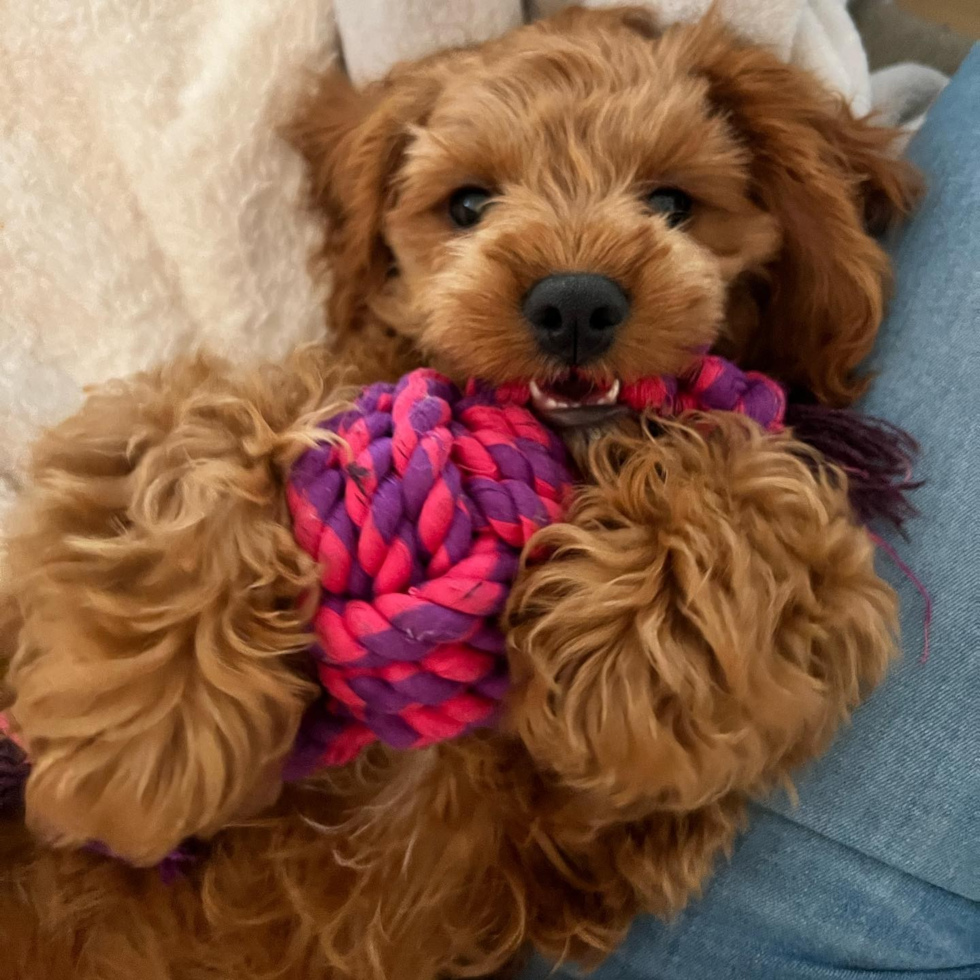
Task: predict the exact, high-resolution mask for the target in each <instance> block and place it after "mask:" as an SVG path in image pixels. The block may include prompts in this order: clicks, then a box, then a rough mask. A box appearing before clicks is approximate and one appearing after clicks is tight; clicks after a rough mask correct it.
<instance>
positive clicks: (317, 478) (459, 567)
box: [286, 356, 786, 778]
mask: <svg viewBox="0 0 980 980" xmlns="http://www.w3.org/2000/svg"><path fill="white" fill-rule="evenodd" d="M529 399H530V390H529V388H528V387H526V386H522V385H510V386H505V387H501V388H497V389H491V388H488V387H486V386H484V385H480V384H478V383H476V382H472V383H471V384H469V385H468V386H467V388H466V391H465V393H464V392H461V391H460V390H459V389H458V388H456V387H455V386H454V385H453V384H452V383H451V382H450V381H449V380H448V379H447V378H445V377H443V376H442V375H440V374H438V373H437V372H435V371H431V370H428V369H421V370H417V371H414V372H412V373H411V374H408V375H406V376H405V377H404V378H402V379H401V380H400V381H399V382H398V384H397V385H390V384H375V385H372V386H371V387H369V388H367V389H365V391H364V392H363V393H362V395H361V396H360V398H359V399H358V400H357V402H356V404H355V407H354V409H353V410H352V411H350V412H347V413H345V414H343V415H341V416H340V417H339V418H335V419H331V420H328V421H327V422H326V423H325V428H326V429H327V430H328V431H329V432H331V433H332V434H333V435H336V436H338V437H339V438H340V439H341V440H342V442H340V443H339V444H338V443H336V442H331V443H326V444H324V445H322V446H318V447H317V448H315V449H311V450H309V451H308V452H307V453H305V454H304V456H303V457H302V458H301V459H300V460H299V461H298V462H297V464H296V466H295V468H294V470H293V473H292V476H291V479H290V483H289V487H288V490H287V499H288V502H289V508H290V511H291V513H292V517H293V530H294V533H295V535H296V539H297V541H298V542H299V543H300V545H301V546H302V547H303V549H304V550H305V551H306V552H307V553H308V554H310V555H311V556H312V557H313V558H315V559H316V560H317V561H318V562H320V563H321V564H322V566H323V569H324V571H323V576H322V580H321V581H322V586H323V595H322V599H321V604H320V609H319V612H318V613H317V616H316V618H315V620H314V624H313V626H314V631H315V633H316V635H317V641H318V642H317V644H316V645H315V646H314V648H313V651H312V652H313V656H314V658H315V660H316V662H317V672H318V675H319V679H320V683H321V684H322V686H323V688H324V691H325V694H324V696H323V698H321V699H320V700H319V701H318V702H317V703H316V704H315V705H314V706H313V708H312V709H311V710H310V711H309V712H308V714H307V716H306V718H305V720H304V723H303V725H302V728H301V731H300V737H299V739H298V741H297V745H296V748H295V750H294V752H293V754H292V757H291V758H290V760H289V762H288V764H287V767H286V775H287V778H298V777H300V776H302V775H304V774H306V773H309V772H311V771H313V770H315V769H316V768H318V767H320V766H324V765H328V766H329V765H341V764H343V763H345V762H348V761H350V760H351V759H352V758H354V757H355V756H356V755H357V754H358V753H359V752H360V751H361V749H362V748H364V746H366V745H368V744H370V743H371V742H373V741H375V740H376V739H377V740H380V741H382V742H385V743H386V744H388V745H391V746H393V747H395V748H398V749H410V748H420V747H422V746H425V745H430V744H432V743H433V742H438V741H443V740H445V739H450V738H455V737H457V736H459V735H462V734H465V733H467V732H471V731H474V730H476V729H478V728H485V727H489V726H490V725H492V724H493V721H494V719H495V717H496V714H497V710H498V707H499V704H500V701H501V699H502V697H503V696H504V694H505V693H506V690H507V663H506V658H505V656H504V638H503V636H502V634H501V632H500V630H499V628H498V626H497V625H496V619H497V617H498V616H499V615H500V613H501V612H503V609H504V606H505V604H506V602H507V596H508V593H509V591H510V585H511V583H512V582H513V580H514V576H515V574H516V572H517V567H518V561H519V558H520V553H521V550H522V549H523V548H524V546H525V545H526V544H527V542H528V541H529V540H530V538H531V536H532V535H533V534H534V533H535V531H537V530H538V529H539V528H541V527H543V526H544V525H545V524H550V523H552V522H554V521H556V520H559V519H560V518H561V515H562V510H563V505H564V503H565V501H566V500H567V499H568V498H569V496H570V493H571V490H572V485H573V484H572V476H571V472H570V469H569V465H568V462H567V458H566V455H565V450H564V445H563V443H562V441H561V440H560V439H559V438H558V436H557V435H556V434H555V433H554V432H553V431H551V430H550V429H548V428H547V427H546V426H545V425H544V424H543V423H542V422H540V421H539V420H538V419H537V418H536V417H535V416H534V415H533V414H532V413H531V411H530V410H529V409H528V408H527V407H526V405H527V403H528V401H529ZM623 401H624V402H625V403H626V404H627V405H628V406H630V407H638V406H641V405H642V406H643V407H644V408H646V409H649V410H652V411H655V412H658V413H660V414H670V415H674V414H679V413H680V412H682V411H686V410H689V409H699V410H705V411H707V410H717V409H724V410H727V411H737V412H740V413H742V414H745V415H749V416H750V417H752V418H754V419H755V420H756V421H757V422H758V423H759V424H760V425H762V426H763V427H764V428H768V429H776V428H780V427H781V426H782V420H783V415H784V413H785V407H786V399H785V394H784V392H783V389H782V388H781V387H780V386H779V385H778V384H776V382H774V381H772V380H771V379H769V378H767V377H765V376H764V375H759V374H753V373H745V372H743V371H741V370H739V369H738V368H737V367H735V365H734V364H732V363H730V362H728V361H725V360H723V359H721V358H718V357H709V356H705V357H703V358H701V359H700V360H699V361H698V363H697V365H696V367H695V369H694V370H692V371H691V372H690V373H689V374H687V375H685V376H683V377H681V378H666V379H665V378H651V379H646V380H644V381H640V382H638V383H636V384H634V385H631V386H629V387H628V388H627V389H626V390H625V392H624V393H623Z"/></svg>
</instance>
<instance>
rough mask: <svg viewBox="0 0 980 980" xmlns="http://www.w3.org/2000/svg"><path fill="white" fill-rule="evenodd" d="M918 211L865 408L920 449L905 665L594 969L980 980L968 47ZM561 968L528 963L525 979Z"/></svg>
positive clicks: (900, 252)
mask: <svg viewBox="0 0 980 980" xmlns="http://www.w3.org/2000/svg"><path fill="white" fill-rule="evenodd" d="M909 153H910V156H911V158H912V159H913V160H914V161H915V162H916V163H917V164H918V165H919V166H920V167H921V168H922V169H923V170H924V171H925V172H926V174H927V178H928V181H929V185H930V191H929V195H928V198H927V200H926V201H925V203H924V206H923V207H922V208H921V209H920V211H919V213H918V214H917V216H916V217H915V219H914V220H913V221H912V222H911V224H910V225H909V226H908V227H907V228H906V230H905V231H904V232H903V234H902V235H901V236H900V238H899V239H898V240H897V242H896V243H895V245H894V249H893V254H894V258H895V263H896V269H897V284H898V285H897V292H896V295H895V297H894V300H893V302H892V307H891V312H890V314H889V318H888V321H887V323H886V324H885V326H884V328H883V330H882V335H881V338H880V341H879V343H878V346H877V348H876V351H875V354H874V358H873V362H874V363H873V367H874V368H875V369H876V370H877V371H878V372H880V374H879V377H878V380H877V381H876V384H875V386H874V388H873V390H872V393H871V394H870V395H869V396H868V398H867V399H866V401H865V404H864V406H863V407H864V409H865V410H866V411H868V412H870V413H872V414H876V415H881V416H883V417H885V418H888V419H890V420H892V421H893V422H896V423H897V424H899V425H901V426H903V427H904V428H906V429H908V430H909V431H910V432H912V433H913V434H914V435H915V436H916V437H917V438H918V439H919V440H920V442H921V443H922V446H923V455H922V459H921V463H920V465H919V467H918V470H917V472H918V475H919V476H920V477H922V478H924V479H925V480H926V481H927V483H926V486H925V487H924V488H923V489H921V490H920V491H918V493H917V494H916V504H917V505H918V507H919V508H920V511H921V517H919V518H918V519H916V520H915V521H913V522H912V523H911V524H910V526H909V528H908V530H909V534H910V538H911V540H910V541H909V542H904V541H902V540H901V539H898V538H894V537H893V538H892V539H891V543H892V544H893V545H894V546H895V548H896V549H897V550H898V551H899V553H900V554H901V556H902V558H903V559H904V560H905V561H906V562H907V563H908V564H909V565H910V566H911V567H912V569H913V570H914V571H915V573H916V575H917V576H918V577H919V578H920V579H921V580H922V581H923V582H924V584H925V585H926V587H927V588H928V590H929V592H930V593H931V595H932V597H933V601H934V606H935V609H934V616H933V623H932V637H931V639H932V652H931V656H930V659H929V660H928V662H926V663H920V653H921V649H922V638H923V612H924V610H923V605H924V604H923V599H922V597H921V596H920V595H919V593H918V592H917V591H916V589H915V588H914V587H913V585H912V584H911V583H910V582H909V581H908V580H907V579H906V578H905V577H904V576H903V574H902V573H901V572H900V571H898V570H897V569H896V568H894V567H893V566H892V564H891V563H890V561H889V559H888V558H887V557H885V556H882V560H881V572H882V574H883V575H885V576H886V577H887V578H888V579H889V580H890V581H891V582H893V584H894V585H895V587H896V588H897V589H898V591H899V593H900V595H901V600H902V629H903V637H904V648H905V656H904V660H903V662H902V663H901V664H900V665H899V666H897V667H896V668H894V669H893V670H892V673H891V675H890V676H889V678H888V679H887V680H886V681H885V683H884V684H883V685H882V687H881V688H880V689H879V690H878V691H877V692H875V694H874V695H873V696H872V697H871V699H870V700H869V701H868V703H867V704H866V705H864V706H863V707H862V708H861V709H860V711H858V713H857V715H856V716H855V719H854V723H853V726H852V727H851V728H850V729H849V730H848V731H847V732H846V733H844V735H842V737H841V738H840V739H839V740H838V742H837V743H836V745H835V746H834V748H833V749H832V750H831V752H830V753H829V754H828V755H827V756H826V757H825V758H823V759H821V760H820V761H819V762H818V763H816V764H815V765H813V766H812V767H811V768H810V769H809V771H807V772H806V773H804V774H803V775H802V777H801V779H800V780H799V789H800V804H799V806H798V807H795V808H794V807H793V806H792V805H791V804H790V803H789V802H788V801H787V800H785V799H776V800H773V801H770V802H769V803H767V804H766V805H765V806H760V807H757V808H756V809H755V812H754V814H753V821H752V825H751V828H750V829H749V831H748V832H747V833H746V834H745V836H744V837H743V838H742V839H741V841H740V842H739V844H738V846H737V848H736V850H735V853H734V855H733V857H732V860H731V862H730V863H729V864H728V865H727V866H725V867H723V868H722V869H720V870H719V872H718V874H717V875H716V876H715V878H714V879H713V880H712V881H711V882H710V883H709V884H708V886H707V889H706V892H705V895H704V897H703V898H702V899H701V900H700V901H699V902H696V903H694V904H693V905H692V906H691V907H690V908H689V909H688V910H687V911H685V912H684V914H683V915H681V916H680V917H679V918H678V919H677V920H676V921H674V922H673V923H669V924H667V923H663V922H659V921H656V920H652V919H642V920H640V921H638V922H637V923H636V924H635V925H634V928H633V930H632V931H631V933H630V935H629V937H628V939H627V941H626V942H625V943H624V944H623V947H622V948H621V949H620V950H619V951H618V953H617V954H616V955H614V956H613V957H612V958H611V959H610V960H609V961H607V963H606V964H605V965H604V966H602V967H600V969H599V970H598V971H597V972H596V973H594V974H592V976H593V977H595V978H596V980H858V978H860V980H879V978H880V980H884V978H886V977H888V978H892V980H894V978H896V977H902V978H903V980H938V978H942V980H980V47H977V48H975V49H974V51H973V53H972V55H971V56H970V57H969V58H968V59H967V61H966V63H965V64H964V65H963V67H962V68H961V70H960V72H959V74H958V75H957V76H956V78H955V79H954V80H953V83H952V84H951V85H950V87H949V88H948V89H947V90H946V92H945V93H944V95H943V96H942V98H941V99H940V101H939V103H938V104H937V105H936V106H935V108H934V109H933V110H932V112H931V113H930V116H929V118H928V120H927V121H926V124H925V126H924V128H923V129H922V131H921V132H920V133H919V135H918V136H917V137H916V139H915V140H914V141H913V144H912V146H911V147H910V150H909ZM548 975H552V976H558V977H575V976H578V975H579V974H578V973H577V972H576V971H575V970H574V969H567V968H566V969H560V970H559V971H557V973H551V967H550V966H549V965H548V964H545V963H542V962H536V963H535V964H533V965H532V966H531V967H530V968H529V969H528V971H527V972H526V973H525V977H524V980H538V978H543V977H545V976H548Z"/></svg>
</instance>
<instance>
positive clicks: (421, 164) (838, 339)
mask: <svg viewBox="0 0 980 980" xmlns="http://www.w3.org/2000/svg"><path fill="white" fill-rule="evenodd" d="M874 132H875V131H872V130H871V129H870V127H865V126H863V124H859V123H856V122H855V121H854V120H853V119H851V117H850V116H849V115H848V114H847V113H846V111H845V110H843V109H841V108H840V107H838V106H834V105H832V104H830V103H828V100H827V98H826V97H825V95H824V93H822V92H821V90H820V89H819V88H818V87H817V86H816V85H815V84H814V83H813V82H812V80H811V79H809V78H808V77H806V76H804V75H802V74H800V73H798V72H796V71H795V70H793V69H790V68H788V67H787V66H784V65H781V64H780V63H778V62H777V61H775V59H773V58H772V57H771V56H769V55H767V54H765V53H764V52H760V51H757V50H755V49H751V48H745V47H740V46H739V45H737V44H736V43H735V42H734V41H732V40H731V39H730V38H729V37H727V36H726V35H725V34H724V33H723V32H722V31H720V30H719V29H718V28H716V27H713V26H711V25H708V26H702V27H699V28H683V29H679V30H674V31H672V32H668V33H667V34H665V35H660V34H658V32H657V31H656V29H655V27H654V26H653V25H652V24H651V23H650V21H649V18H648V15H646V14H643V13H640V12H637V11H634V10H621V11H605V12H601V13H600V12H587V11H571V12H569V13H567V14H566V15H564V16H562V17H560V18H558V19H556V20H554V21H551V22H544V23H542V24H537V25H534V26H532V27H528V28H524V29H522V30H519V31H516V32H514V33H513V34H511V35H508V36H507V37H505V38H503V39H501V40H499V41H495V42H492V43H491V44H488V45H485V46H483V47H482V48H479V49H475V50H470V51H463V52H453V53H448V54H444V55H441V56H437V57H435V58H432V59H429V60H427V61H425V62H422V63H419V64H417V65H410V66H403V67H401V68H399V69H396V71H395V72H394V73H393V74H392V75H391V76H390V77H389V79H387V80H386V81H385V82H383V83H379V85H376V86H374V87H372V88H370V89H368V90H367V91H366V92H364V93H354V92H353V91H352V90H351V89H350V88H349V87H348V86H346V85H345V84H344V83H343V82H340V81H338V80H336V79H334V80H330V81H328V82H327V84H326V86H325V90H324V91H322V92H321V93H320V94H319V96H318V99H317V101H316V102H315V103H314V106H313V109H312V110H311V111H310V113H309V114H308V116H307V118H305V119H304V120H303V125H302V128H301V131H300V143H301V145H302V147H303V149H304V151H305V152H306V154H307V156H308V157H309V158H310V159H311V161H312V162H313V164H314V176H315V178H316V182H317V185H318V191H319V195H320V197H319V199H320V202H321V204H322V205H323V206H324V207H325V209H326V210H327V212H328V216H329V218H330V219H331V229H332V231H331V235H330V237H329V239H328V253H329V257H330V259H331V263H332V265H333V266H334V270H335V276H336V281H335V286H334V289H335V292H334V301H333V303H332V314H333V320H334V324H333V325H334V327H335V328H336V329H338V330H339V331H340V332H341V334H342V335H344V334H349V333H356V332H357V331H364V330H366V329H370V328H371V327H372V326H373V327H375V328H376V327H377V326H378V325H379V324H380V325H382V326H383V327H384V328H385V329H386V330H388V331H389V332H390V333H394V334H399V335H402V336H403V337H407V338H409V339H410V342H411V344H412V345H413V346H414V347H415V348H416V349H417V350H418V351H419V352H420V353H421V354H422V355H423V357H424V358H425V359H426V360H427V361H429V362H430V363H433V364H435V365H436V366H438V367H440V368H442V369H444V370H447V371H449V372H450V373H452V374H454V375H456V376H458V377H460V378H466V377H473V376H475V377H479V378H483V379H486V380H488V381H491V382H494V383H504V382H514V381H520V382H530V383H531V385H532V393H533V394H534V396H535V399H536V401H537V404H538V407H539V408H540V409H541V410H542V411H545V412H547V413H548V414H549V415H551V416H553V417H556V418H557V417H560V416H565V417H567V418H572V419H583V418H584V419H589V420H591V419H592V418H594V417H595V415H597V414H600V415H601V414H602V413H603V412H604V411H606V410H608V409H610V408H611V407H612V405H613V403H614V402H615V400H616V394H617V391H618V388H619V386H620V385H621V384H622V383H623V382H629V381H632V380H635V379H637V378H639V377H643V376H649V375H658V374H665V373H668V374H672V373H676V372H678V371H681V370H683V368H684V367H685V365H686V364H687V363H689V362H690V360H691V359H692V358H693V357H694V356H695V355H696V354H697V353H698V352H699V351H703V350H705V349H707V348H710V347H716V348H720V349H722V350H723V351H724V352H725V353H730V354H732V355H734V356H738V357H741V359H742V360H743V361H746V362H749V363H750V364H751V366H757V367H768V368H770V369H772V370H775V371H777V373H781V374H782V375H783V376H784V377H785V378H786V379H787V380H789V381H802V382H804V383H806V384H808V385H809V386H810V387H812V388H814V389H816V390H817V391H818V393H819V394H822V395H824V396H825V397H828V398H830V399H832V400H841V401H843V400H847V398H848V397H850V396H851V395H853V394H854V393H855V392H856V391H857V390H858V386H857V384H856V383H855V382H854V381H853V379H852V377H851V372H852V370H853V368H854V366H855V365H856V363H857V361H858V360H860V358H861V356H862V354H863V353H864V352H865V351H866V349H867V347H869V346H870V343H871V341H872V340H873V336H874V331H875V329H876V327H877V323H878V320H879V318H880V314H881V290H882V283H883V280H884V278H885V271H886V266H885V262H884V258H883V256H882V255H881V253H880V250H878V248H877V246H876V245H875V244H874V242H873V241H872V240H871V239H870V237H869V236H868V235H867V234H866V232H865V228H864V218H865V205H866V204H868V202H869V201H870V200H871V199H872V198H874V200H875V201H876V202H880V201H884V202H885V203H884V207H883V209H882V210H883V211H884V212H885V217H890V216H891V214H892V212H894V211H897V210H901V209H902V208H903V207H904V206H905V205H906V204H907V203H908V199H909V197H910V193H911V191H910V189H909V187H910V185H909V184H908V180H907V174H906V173H905V171H903V170H901V168H900V166H899V165H897V164H894V163H892V162H891V161H889V160H887V158H886V157H885V156H884V154H883V152H882V150H883V148H884V146H885V144H886V143H887V136H885V135H884V134H882V135H881V136H879V137H878V138H877V140H876V139H875V138H874V137H873V135H871V134H873V133H874ZM801 290H808V291H809V293H810V299H809V300H808V301H805V300H803V299H802V298H801V296H800V295H799V292H800V291H801Z"/></svg>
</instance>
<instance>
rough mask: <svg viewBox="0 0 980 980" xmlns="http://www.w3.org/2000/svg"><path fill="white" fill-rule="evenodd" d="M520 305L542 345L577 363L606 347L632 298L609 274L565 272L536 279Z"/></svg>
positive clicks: (554, 353)
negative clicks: (607, 275) (609, 277)
mask: <svg viewBox="0 0 980 980" xmlns="http://www.w3.org/2000/svg"><path fill="white" fill-rule="evenodd" d="M523 310H524V317H525V319H526V320H527V322H528V323H530V324H531V329H532V330H533V331H534V337H535V339H536V340H537V342H538V346H539V347H540V348H541V350H543V351H544V352H545V353H546V354H551V355H552V356H553V357H557V358H560V359H561V360H562V361H564V362H565V363H566V364H570V365H579V364H587V363H588V362H589V361H594V360H595V359H596V358H597V357H601V356H602V355H603V354H605V352H606V351H607V350H609V348H610V347H611V346H612V342H613V336H614V335H615V333H616V327H618V326H619V324H621V323H622V322H623V321H624V320H625V319H626V317H627V316H628V315H629V311H630V301H629V298H628V297H627V295H626V293H625V292H624V291H623V288H622V286H620V285H619V283H616V282H613V280H612V279H607V278H606V277H605V276H598V275H594V274H592V273H589V272H563V273H558V274H557V275H553V276H546V277H545V278H544V279H539V280H538V281H537V282H536V283H535V284H534V285H533V286H532V287H531V288H530V289H529V290H528V293H527V295H526V296H525V297H524V306H523Z"/></svg>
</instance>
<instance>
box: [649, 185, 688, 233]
mask: <svg viewBox="0 0 980 980" xmlns="http://www.w3.org/2000/svg"><path fill="white" fill-rule="evenodd" d="M646 205H647V207H648V208H649V209H650V210H651V211H653V212H655V213H656V214H662V215H663V216H664V217H665V218H666V219H667V224H668V225H670V227H671V228H676V227H677V226H678V225H679V224H683V223H684V221H686V220H687V219H688V218H689V217H690V214H691V208H692V207H693V206H694V201H692V200H691V195H690V194H685V193H684V191H680V190H678V189H677V188H676V187H656V188H654V189H653V190H652V191H650V193H649V194H647V196H646Z"/></svg>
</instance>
